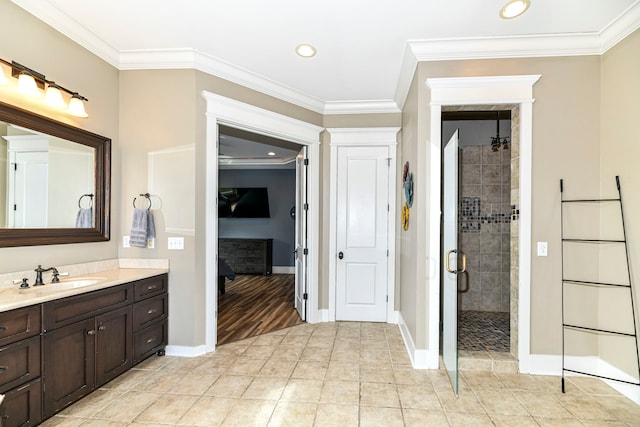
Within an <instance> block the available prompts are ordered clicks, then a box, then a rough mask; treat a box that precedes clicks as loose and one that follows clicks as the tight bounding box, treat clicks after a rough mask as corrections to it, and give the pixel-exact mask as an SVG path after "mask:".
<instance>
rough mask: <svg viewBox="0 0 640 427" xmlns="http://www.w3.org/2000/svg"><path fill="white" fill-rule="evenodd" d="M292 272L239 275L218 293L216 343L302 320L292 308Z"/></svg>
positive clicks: (287, 325)
mask: <svg viewBox="0 0 640 427" xmlns="http://www.w3.org/2000/svg"><path fill="white" fill-rule="evenodd" d="M294 286H295V275H293V274H272V275H271V276H254V275H238V276H236V278H235V280H233V281H227V282H226V292H225V294H224V295H218V345H222V344H226V343H230V342H234V341H238V340H241V339H244V338H248V337H252V336H256V335H261V334H266V333H268V332H272V331H275V330H278V329H282V328H288V327H290V326H295V325H299V324H301V323H304V322H303V321H302V320H301V319H300V316H298V312H297V311H296V309H295V308H294V306H293V304H294V298H295V287H294Z"/></svg>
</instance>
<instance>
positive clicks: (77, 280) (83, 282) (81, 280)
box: [36, 276, 106, 292]
mask: <svg viewBox="0 0 640 427" xmlns="http://www.w3.org/2000/svg"><path fill="white" fill-rule="evenodd" d="M103 280H106V277H97V276H86V277H71V278H68V279H62V280H60V282H59V283H47V284H45V285H43V286H38V287H37V288H36V289H38V290H40V291H51V292H53V291H62V290H65V289H77V288H84V287H85V286H91V285H95V284H97V283H100V282H101V281H103Z"/></svg>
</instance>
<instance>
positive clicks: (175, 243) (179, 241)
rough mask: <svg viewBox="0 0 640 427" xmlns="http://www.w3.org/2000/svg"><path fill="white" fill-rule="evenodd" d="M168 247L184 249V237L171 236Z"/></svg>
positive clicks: (170, 248)
mask: <svg viewBox="0 0 640 427" xmlns="http://www.w3.org/2000/svg"><path fill="white" fill-rule="evenodd" d="M167 247H168V249H169V250H182V249H184V237H169V239H168V244H167Z"/></svg>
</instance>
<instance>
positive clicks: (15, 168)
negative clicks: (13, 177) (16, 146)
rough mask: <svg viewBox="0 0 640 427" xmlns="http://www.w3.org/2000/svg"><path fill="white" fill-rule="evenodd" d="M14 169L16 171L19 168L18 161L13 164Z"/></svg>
mask: <svg viewBox="0 0 640 427" xmlns="http://www.w3.org/2000/svg"><path fill="white" fill-rule="evenodd" d="M13 170H14V171H17V170H18V164H17V163H14V164H13Z"/></svg>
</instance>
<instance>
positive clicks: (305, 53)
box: [296, 43, 316, 58]
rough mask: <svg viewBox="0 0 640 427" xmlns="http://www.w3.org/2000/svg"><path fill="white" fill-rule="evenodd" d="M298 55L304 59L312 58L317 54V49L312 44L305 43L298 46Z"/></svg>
mask: <svg viewBox="0 0 640 427" xmlns="http://www.w3.org/2000/svg"><path fill="white" fill-rule="evenodd" d="M296 53H297V54H298V55H300V56H302V57H303V58H311V57H312V56H314V55H315V54H316V48H315V47H313V46H311V45H310V44H306V43H303V44H299V45H298V46H296Z"/></svg>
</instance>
